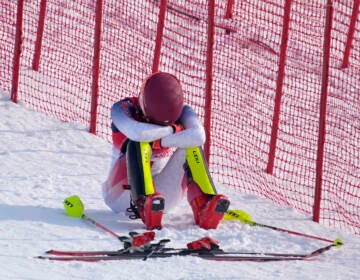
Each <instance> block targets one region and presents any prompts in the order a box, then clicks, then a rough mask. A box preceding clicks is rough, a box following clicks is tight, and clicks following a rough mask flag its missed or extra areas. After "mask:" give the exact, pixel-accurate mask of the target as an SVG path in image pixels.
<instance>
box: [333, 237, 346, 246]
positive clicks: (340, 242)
mask: <svg viewBox="0 0 360 280" xmlns="http://www.w3.org/2000/svg"><path fill="white" fill-rule="evenodd" d="M333 244H334V246H335V247H336V248H340V247H341V246H342V245H344V243H343V241H342V240H341V239H340V238H336V239H335V240H334V242H333Z"/></svg>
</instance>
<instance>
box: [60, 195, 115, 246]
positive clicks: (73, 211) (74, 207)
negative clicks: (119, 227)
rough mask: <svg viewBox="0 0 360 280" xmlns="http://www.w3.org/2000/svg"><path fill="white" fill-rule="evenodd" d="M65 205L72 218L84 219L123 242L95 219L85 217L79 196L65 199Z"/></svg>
mask: <svg viewBox="0 0 360 280" xmlns="http://www.w3.org/2000/svg"><path fill="white" fill-rule="evenodd" d="M63 204H64V207H65V211H66V213H67V214H68V215H69V216H70V217H75V218H81V219H84V220H86V221H88V222H90V223H91V224H93V225H94V226H96V227H98V228H100V229H102V230H103V231H105V232H107V233H109V234H111V235H112V236H114V237H116V238H117V239H119V240H120V241H122V237H121V236H119V235H118V234H116V233H115V232H113V231H112V230H110V229H108V228H107V227H105V226H103V225H102V224H100V223H98V222H97V221H95V220H94V219H92V218H90V217H88V216H87V215H85V213H84V204H83V203H82V201H81V199H80V197H79V196H77V195H72V196H69V197H68V198H65V200H64V202H63Z"/></svg>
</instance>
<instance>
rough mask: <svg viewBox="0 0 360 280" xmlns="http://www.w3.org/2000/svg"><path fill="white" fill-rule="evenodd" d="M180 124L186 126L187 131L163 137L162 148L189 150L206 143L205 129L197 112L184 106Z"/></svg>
mask: <svg viewBox="0 0 360 280" xmlns="http://www.w3.org/2000/svg"><path fill="white" fill-rule="evenodd" d="M180 123H181V124H182V125H183V126H184V128H185V130H183V131H181V132H178V133H175V134H170V135H168V136H165V137H163V138H162V139H161V146H163V147H177V148H189V147H197V146H202V145H203V144H204V143H205V139H206V135H205V129H204V127H203V125H202V124H201V123H200V120H199V119H198V117H197V115H196V113H195V111H194V110H193V109H192V108H191V107H190V106H189V105H184V108H183V110H182V112H181V116H180Z"/></svg>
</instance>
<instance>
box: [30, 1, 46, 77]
mask: <svg viewBox="0 0 360 280" xmlns="http://www.w3.org/2000/svg"><path fill="white" fill-rule="evenodd" d="M45 15H46V0H41V2H40V11H39V20H38V27H37V34H36V42H35V51H34V57H33V61H32V69H33V70H34V71H38V70H39V64H40V56H41V46H42V37H43V33H44V24H45Z"/></svg>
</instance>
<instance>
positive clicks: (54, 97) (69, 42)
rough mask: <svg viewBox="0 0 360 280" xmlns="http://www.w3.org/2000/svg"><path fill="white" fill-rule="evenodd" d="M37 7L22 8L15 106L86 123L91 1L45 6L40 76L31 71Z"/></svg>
mask: <svg viewBox="0 0 360 280" xmlns="http://www.w3.org/2000/svg"><path fill="white" fill-rule="evenodd" d="M39 4H40V1H32V2H26V1H25V6H24V30H23V34H24V42H23V49H24V51H23V52H22V60H21V66H22V67H21V73H20V84H19V100H21V101H23V102H25V103H26V104H28V105H29V106H31V107H33V108H35V109H37V110H42V111H45V112H47V113H49V114H51V115H54V116H55V117H57V118H59V119H61V120H64V121H70V120H75V121H80V122H83V123H86V124H88V123H89V120H90V101H91V83H92V74H91V73H92V57H93V34H94V31H93V30H94V24H95V20H94V18H95V13H94V10H95V7H94V4H93V1H58V0H53V1H51V0H50V1H47V6H46V17H45V27H44V33H43V38H42V49H41V59H40V65H39V71H34V70H32V59H33V55H34V48H35V40H36V34H37V25H38V24H37V23H38V15H39V8H40V5H39Z"/></svg>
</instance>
